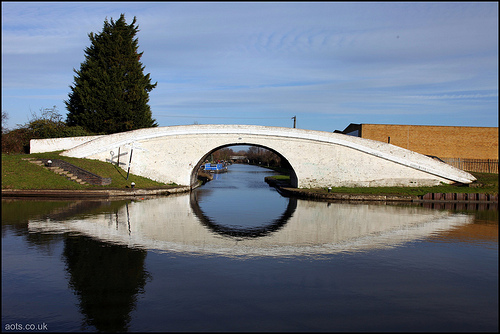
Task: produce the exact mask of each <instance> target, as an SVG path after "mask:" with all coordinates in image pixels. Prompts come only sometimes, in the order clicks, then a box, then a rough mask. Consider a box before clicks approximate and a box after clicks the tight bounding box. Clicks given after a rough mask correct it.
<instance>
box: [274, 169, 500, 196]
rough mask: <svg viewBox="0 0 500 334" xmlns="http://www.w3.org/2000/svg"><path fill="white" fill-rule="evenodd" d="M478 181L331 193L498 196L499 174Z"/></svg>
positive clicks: (282, 179) (283, 177)
mask: <svg viewBox="0 0 500 334" xmlns="http://www.w3.org/2000/svg"><path fill="white" fill-rule="evenodd" d="M471 174H472V175H474V177H476V179H477V181H475V182H474V183H473V184H471V185H450V184H442V185H439V186H433V187H358V188H348V187H332V188H331V190H330V192H331V193H337V194H359V195H400V196H422V195H425V194H428V193H468V194H477V193H484V194H498V174H490V173H473V172H471ZM270 178H272V179H275V180H277V181H279V182H280V183H281V184H282V185H283V186H285V187H286V184H287V183H288V184H289V182H290V176H287V175H275V176H270ZM301 191H303V192H311V193H318V194H322V193H325V194H326V193H328V192H329V189H328V188H326V187H325V188H309V189H307V188H306V189H301Z"/></svg>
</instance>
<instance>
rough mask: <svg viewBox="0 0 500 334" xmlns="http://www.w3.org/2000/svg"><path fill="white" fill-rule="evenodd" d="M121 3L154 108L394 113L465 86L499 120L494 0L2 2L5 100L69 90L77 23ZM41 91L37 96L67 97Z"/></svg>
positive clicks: (427, 105) (116, 9)
mask: <svg viewBox="0 0 500 334" xmlns="http://www.w3.org/2000/svg"><path fill="white" fill-rule="evenodd" d="M121 13H125V14H126V18H127V22H131V21H132V18H133V16H136V17H137V23H138V25H139V29H140V32H139V33H138V39H139V49H140V51H144V55H143V57H142V59H141V61H142V62H143V64H144V66H145V72H146V73H150V74H151V78H152V80H153V81H154V82H155V81H157V82H158V86H157V88H156V89H154V90H153V91H152V92H151V94H150V105H151V107H152V110H153V116H154V115H155V114H158V115H162V114H170V115H174V114H177V113H184V114H190V113H191V114H193V115H203V114H204V113H205V114H206V113H208V112H210V113H219V114H220V115H229V114H231V113H236V114H244V113H248V112H253V113H258V114H262V115H267V116H268V117H269V116H274V115H277V117H282V115H284V114H287V113H288V114H291V113H293V114H295V113H301V114H302V115H303V116H302V119H303V117H304V115H309V117H310V119H311V120H312V119H317V118H318V117H320V116H321V117H326V115H340V114H346V115H348V114H349V113H351V114H353V115H354V114H359V115H361V114H364V115H373V116H371V117H375V118H376V115H386V114H388V113H390V114H392V115H394V116H395V117H397V116H398V113H399V116H400V117H399V119H400V120H399V121H398V123H404V121H403V120H404V119H405V117H406V116H407V115H408V114H418V113H419V112H420V113H428V112H429V111H430V110H434V111H433V112H436V110H438V112H440V113H442V114H447V113H449V111H448V109H450V110H451V108H453V110H458V109H457V107H456V105H455V104H454V103H453V101H458V100H461V101H464V100H467V99H474V101H475V104H476V108H481V110H490V111H489V114H490V115H491V118H492V119H494V120H495V121H497V118H496V114H497V110H498V94H497V91H498V4H497V3H405V2H403V3H371V2H368V3H336V2H333V3H331V2H325V3H323V2H318V3H309V2H307V3H306V2H304V3H302V2H298V3H296V2H291V3H288V2H284V3H281V2H241V3H239V2H229V3H217V2H215V3H214V2H208V3H203V2H186V3H184V2H151V3H147V2H146V3H144V2H140V3H138V2H137V3H136V2H123V3H114V2H108V3H106V2H90V3H86V2H82V3H74V2H60V3H59V2H55V3H39V2H28V3H17V2H10V3H6V2H3V3H2V95H3V97H6V98H4V99H2V108H3V109H8V110H7V111H8V112H11V113H16V114H17V113H23V112H24V111H23V110H22V108H24V109H27V104H26V102H27V101H29V100H30V97H31V96H33V95H44V94H45V95H46V96H47V97H51V98H54V97H57V96H61V94H62V93H61V92H66V95H67V93H68V92H69V88H68V86H69V85H70V84H72V81H73V74H74V73H73V68H79V66H80V63H81V62H82V61H83V59H84V53H83V50H84V49H85V48H86V47H87V46H89V43H90V42H89V39H88V37H87V34H88V33H90V32H95V33H97V32H100V31H101V30H102V26H103V21H104V19H105V18H106V17H107V18H108V19H110V18H114V19H117V18H118V17H119V15H120V14H121ZM37 90H38V92H40V93H39V94H37V93H36V92H35V91H37ZM63 95H64V94H63ZM466 96H469V97H468V98H466ZM472 96H474V97H472ZM21 97H24V98H22V99H21ZM51 98H48V99H46V101H45V102H46V103H49V104H48V105H44V106H52V105H54V104H58V105H59V108H60V110H64V105H63V103H62V100H61V99H59V100H55V99H54V100H51ZM492 100H493V105H491V103H492ZM37 103H40V100H39V99H35V98H33V99H32V100H31V105H32V107H35V109H38V106H36V104H37ZM447 103H448V104H447ZM483 103H484V104H483ZM495 103H496V106H495ZM39 107H43V106H39ZM468 107H469V106H468ZM464 108H465V107H464ZM488 108H489V109H488ZM460 110H461V109H460ZM481 112H485V113H488V112H487V111H481ZM469 114H471V113H470V112H469ZM467 117H470V118H467ZM455 119H458V118H455ZM467 119H469V121H470V122H475V120H474V119H472V116H464V118H463V121H464V122H465V121H466V120H467ZM484 119H487V117H486V118H484ZM311 124H312V123H311ZM315 124H316V125H314V126H315V127H317V128H324V127H326V126H331V125H325V124H323V123H322V122H321V121H317V123H315ZM335 127H336V128H341V127H342V126H335Z"/></svg>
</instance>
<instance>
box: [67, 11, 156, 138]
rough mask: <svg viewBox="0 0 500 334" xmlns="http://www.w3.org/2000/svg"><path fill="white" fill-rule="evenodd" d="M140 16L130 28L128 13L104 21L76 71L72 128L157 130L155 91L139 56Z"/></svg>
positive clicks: (71, 96) (70, 115) (70, 109)
mask: <svg viewBox="0 0 500 334" xmlns="http://www.w3.org/2000/svg"><path fill="white" fill-rule="evenodd" d="M135 23H136V18H135V17H134V20H133V22H132V23H131V24H130V25H127V23H126V21H125V15H124V14H121V15H120V18H119V19H118V20H117V21H116V22H114V21H113V19H111V22H108V20H107V19H106V20H105V22H104V28H103V30H102V32H101V33H99V34H94V33H92V32H91V33H90V34H89V38H90V41H91V45H90V47H87V48H86V49H85V61H84V62H83V63H82V64H81V67H80V70H78V71H77V70H75V69H73V70H74V72H75V73H76V75H75V76H74V85H73V86H70V88H71V92H70V93H69V94H68V96H69V99H68V100H67V101H64V103H65V104H66V108H67V109H68V115H67V120H66V122H67V124H68V125H70V126H76V125H79V126H82V127H83V128H85V129H86V130H88V131H91V132H94V133H105V134H110V133H116V132H123V131H129V130H135V129H140V128H147V127H154V126H158V124H157V123H156V121H155V120H154V119H153V118H152V113H151V109H150V107H149V105H148V102H149V92H150V91H151V90H153V88H155V87H156V85H157V83H154V84H152V83H151V79H150V76H149V73H148V74H147V75H144V73H143V71H144V66H143V65H142V63H141V62H140V59H141V56H142V54H143V52H141V53H138V52H137V50H138V40H137V38H135V35H136V34H137V32H138V31H139V28H138V26H136V25H135Z"/></svg>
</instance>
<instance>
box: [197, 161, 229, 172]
mask: <svg viewBox="0 0 500 334" xmlns="http://www.w3.org/2000/svg"><path fill="white" fill-rule="evenodd" d="M201 167H202V168H203V169H204V170H205V171H207V172H209V173H225V172H227V166H225V164H223V163H217V164H215V163H206V164H205V165H202V166H201Z"/></svg>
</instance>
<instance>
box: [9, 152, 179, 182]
mask: <svg viewBox="0 0 500 334" xmlns="http://www.w3.org/2000/svg"><path fill="white" fill-rule="evenodd" d="M23 158H24V159H26V158H34V159H37V158H41V159H60V160H64V161H67V162H69V163H71V164H73V165H75V166H78V167H80V168H83V169H85V170H87V171H89V172H92V173H94V174H97V175H99V176H102V177H105V178H108V177H109V178H111V184H110V185H107V186H97V185H81V184H78V183H76V182H74V181H70V180H68V179H66V178H65V177H63V176H60V175H57V174H55V173H53V172H52V171H50V170H48V169H47V168H44V167H40V166H37V165H35V164H32V163H30V162H29V161H27V160H23ZM131 182H135V188H138V189H153V188H172V187H176V186H177V185H176V184H165V183H161V182H156V181H153V180H150V179H147V178H144V177H141V176H137V175H133V174H130V175H129V178H128V180H127V172H126V171H124V170H123V169H121V168H118V167H116V166H115V165H113V164H110V163H106V162H102V161H97V160H90V159H78V158H70V157H64V156H60V155H59V152H50V153H35V154H13V155H7V154H2V189H20V190H39V189H44V190H46V189H57V190H61V189H64V190H85V189H92V190H94V189H124V188H127V187H130V184H131Z"/></svg>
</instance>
